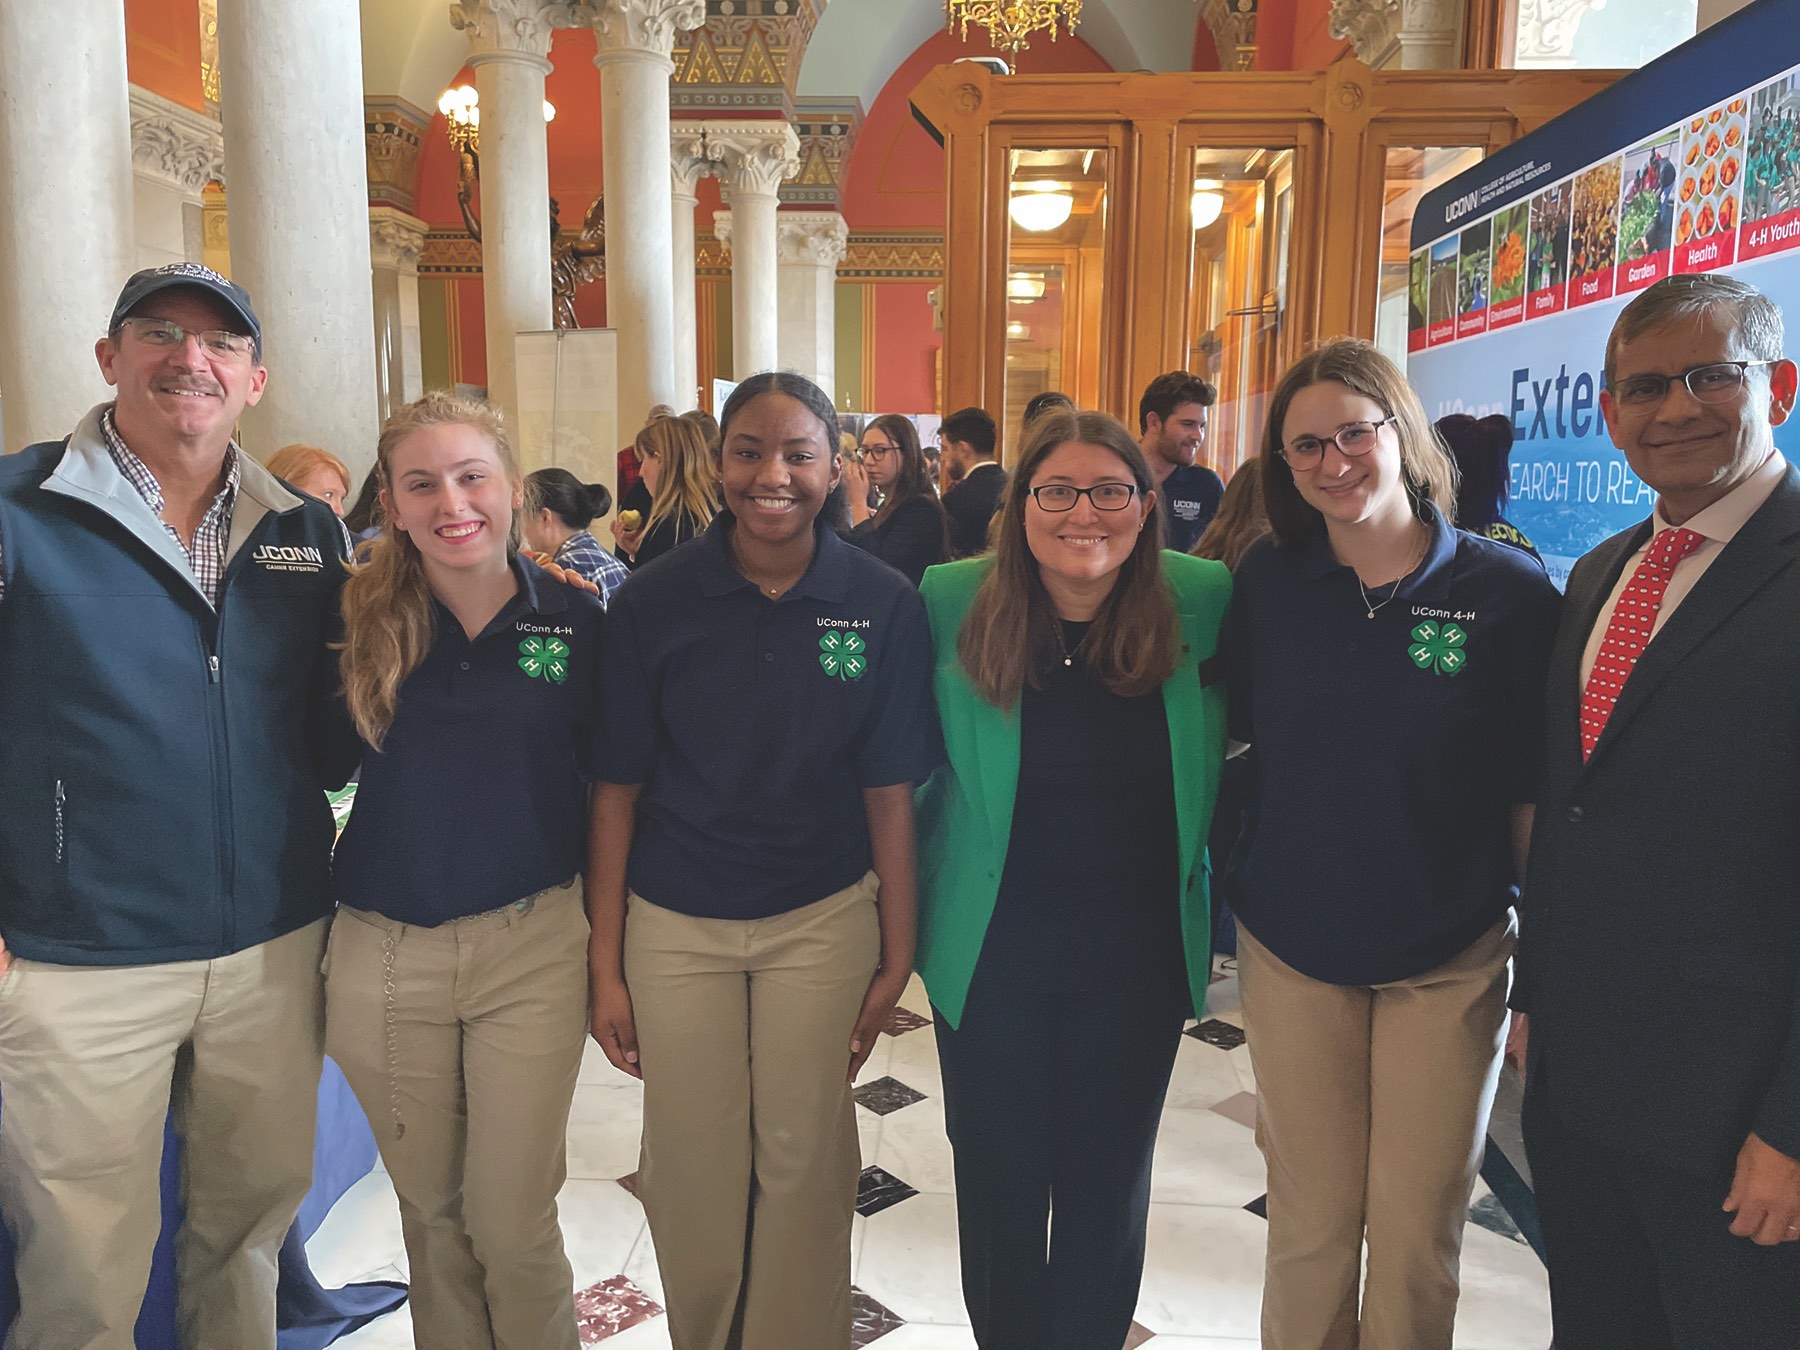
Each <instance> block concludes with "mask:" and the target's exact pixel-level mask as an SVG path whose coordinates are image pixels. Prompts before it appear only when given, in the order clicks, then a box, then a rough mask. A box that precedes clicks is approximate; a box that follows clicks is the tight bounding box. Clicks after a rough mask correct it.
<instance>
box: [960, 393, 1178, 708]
mask: <svg viewBox="0 0 1800 1350" xmlns="http://www.w3.org/2000/svg"><path fill="white" fill-rule="evenodd" d="M1071 441H1075V442H1080V443H1082V444H1085V445H1097V446H1100V447H1101V448H1103V449H1106V450H1110V451H1111V452H1112V453H1113V454H1114V455H1116V456H1118V458H1119V461H1120V462H1121V463H1122V464H1124V466H1125V469H1126V471H1127V472H1128V473H1129V474H1130V475H1131V479H1132V481H1133V482H1134V483H1136V484H1137V489H1138V493H1139V495H1140V497H1144V498H1145V499H1147V498H1148V494H1149V493H1150V492H1151V491H1152V489H1153V487H1154V484H1153V483H1152V482H1151V479H1150V467H1149V465H1148V464H1146V463H1145V462H1144V452H1143V451H1142V450H1140V449H1139V448H1138V443H1137V441H1135V440H1134V439H1133V438H1132V435H1131V433H1130V432H1129V431H1127V430H1126V429H1125V427H1124V425H1123V424H1122V423H1120V422H1119V421H1118V420H1117V419H1116V418H1113V417H1110V416H1108V415H1107V414H1106V413H1099V412H1075V411H1073V410H1072V409H1063V408H1053V409H1051V410H1050V411H1048V412H1045V413H1044V414H1042V415H1041V416H1040V417H1039V418H1038V419H1037V420H1036V421H1035V422H1033V423H1032V424H1031V425H1030V427H1029V428H1027V429H1026V435H1025V445H1024V447H1023V449H1022V450H1021V451H1020V453H1019V461H1018V464H1017V466H1016V467H1015V468H1014V469H1013V474H1012V477H1011V478H1009V479H1008V480H1007V482H1006V489H1005V492H1004V494H1003V495H1002V497H1001V504H1000V511H999V513H998V516H997V518H996V522H995V526H994V536H995V537H994V566H993V570H992V571H991V572H989V573H988V576H987V579H986V580H985V581H983V582H982V583H981V589H980V590H979V591H977V592H976V593H975V601H974V603H973V604H972V605H970V606H969V613H968V617H967V618H966V619H964V620H963V626H962V631H961V632H959V633H958V634H957V637H956V655H957V659H958V660H960V661H961V662H962V667H963V670H964V671H965V672H967V674H968V677H969V681H970V683H972V684H973V685H974V686H975V688H976V689H977V690H979V691H980V693H981V696H982V697H983V698H985V699H986V700H987V701H988V702H989V703H992V704H993V705H994V706H995V707H997V708H1011V707H1013V706H1014V705H1016V704H1017V702H1018V699H1019V690H1020V689H1021V688H1022V687H1023V686H1024V685H1027V684H1029V685H1030V686H1031V687H1032V688H1033V689H1041V688H1043V679H1044V675H1045V673H1046V672H1047V671H1048V670H1049V669H1050V666H1051V664H1052V663H1053V662H1055V661H1057V660H1059V659H1060V658H1061V648H1060V646H1059V644H1058V641H1057V639H1058V636H1059V634H1058V632H1057V628H1056V625H1057V622H1058V620H1057V617H1056V611H1055V610H1054V609H1053V608H1052V607H1051V604H1050V594H1049V592H1048V591H1046V590H1045V589H1044V583H1043V580H1042V577H1041V576H1040V574H1039V571H1038V561H1037V559H1036V557H1034V556H1033V555H1032V552H1031V545H1030V544H1029V543H1028V542H1027V541H1026V538H1025V510H1026V505H1027V499H1028V497H1029V495H1030V492H1031V488H1032V487H1033V482H1032V480H1033V479H1034V478H1035V477H1036V476H1037V472H1038V469H1039V468H1040V467H1041V466H1042V464H1043V462H1044V460H1045V459H1046V458H1048V457H1049V456H1050V455H1051V454H1052V453H1053V452H1054V451H1055V450H1057V449H1058V448H1059V447H1060V446H1063V445H1067V444H1069V443H1070V442H1071ZM1161 554H1162V538H1161V534H1160V532H1159V531H1158V529H1157V528H1156V517H1155V514H1154V513H1152V514H1151V515H1150V517H1149V518H1148V519H1147V520H1146V521H1145V528H1143V529H1142V530H1140V531H1138V537H1137V543H1136V544H1135V545H1134V546H1133V548H1132V550H1131V553H1130V556H1128V557H1127V558H1126V559H1125V562H1124V565H1123V566H1122V567H1121V568H1120V569H1119V578H1118V581H1117V582H1116V583H1114V585H1113V588H1112V593H1111V594H1110V595H1108V596H1107V597H1106V599H1105V600H1103V601H1102V602H1101V604H1100V609H1099V612H1098V613H1096V614H1095V615H1094V626H1093V627H1092V628H1091V629H1090V630H1089V631H1088V637H1087V639H1086V641H1084V642H1083V643H1082V658H1081V659H1082V661H1083V663H1084V664H1085V665H1086V666H1087V668H1088V669H1089V670H1091V671H1092V672H1093V673H1094V675H1095V676H1096V677H1097V678H1098V679H1099V680H1100V682H1101V683H1102V684H1104V685H1105V686H1106V687H1107V688H1108V689H1110V690H1111V691H1112V692H1113V693H1115V694H1118V695H1120V696H1122V697H1125V698H1130V697H1133V696H1135V695H1139V694H1147V693H1149V692H1150V691H1151V690H1153V689H1155V688H1157V687H1158V686H1159V685H1161V684H1162V682H1163V681H1164V680H1166V679H1168V678H1169V676H1170V675H1172V674H1174V673H1175V663H1176V659H1177V656H1178V653H1179V651H1180V646H1181V632H1180V621H1179V619H1178V618H1177V617H1176V613H1175V598H1174V596H1173V594H1172V593H1171V592H1170V590H1169V583H1168V579H1167V578H1166V577H1164V575H1163V569H1162V558H1161Z"/></svg>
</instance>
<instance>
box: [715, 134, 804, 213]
mask: <svg viewBox="0 0 1800 1350" xmlns="http://www.w3.org/2000/svg"><path fill="white" fill-rule="evenodd" d="M706 146H707V149H708V150H709V151H710V152H711V153H712V157H713V158H714V159H716V160H717V161H718V162H719V168H720V173H719V176H720V177H721V178H723V179H724V180H725V186H726V188H727V190H728V191H730V193H731V194H732V197H733V198H734V199H735V198H736V197H738V196H739V195H743V196H751V197H756V196H761V197H773V196H775V195H776V194H777V192H778V191H779V189H780V187H781V185H782V183H784V182H785V181H787V180H788V179H790V178H792V177H793V176H794V175H795V174H797V173H799V172H800V138H799V137H798V136H796V135H795V134H794V128H793V127H791V126H790V125H788V124H787V123H786V122H774V121H764V122H708V123H707V124H706Z"/></svg>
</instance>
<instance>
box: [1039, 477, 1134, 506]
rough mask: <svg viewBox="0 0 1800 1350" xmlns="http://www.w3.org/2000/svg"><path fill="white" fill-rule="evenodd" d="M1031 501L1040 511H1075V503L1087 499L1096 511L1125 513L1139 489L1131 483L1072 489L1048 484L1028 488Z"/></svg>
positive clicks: (1061, 485) (1065, 485)
mask: <svg viewBox="0 0 1800 1350" xmlns="http://www.w3.org/2000/svg"><path fill="white" fill-rule="evenodd" d="M1026 491H1027V492H1028V493H1029V494H1030V495H1031V499H1032V500H1033V501H1035V502H1036V503H1037V504H1038V510H1040V511H1053V512H1063V511H1073V510H1074V509H1075V503H1076V502H1078V501H1080V500H1081V499H1082V498H1083V497H1086V498H1087V499H1088V500H1089V501H1090V502H1092V503H1093V504H1094V509H1095V510H1096V511H1123V510H1124V509H1125V508H1126V507H1128V506H1130V505H1131V499H1132V498H1133V497H1135V496H1137V488H1136V487H1134V486H1132V485H1131V484H1130V483H1096V484H1094V486H1093V487H1084V488H1078V487H1070V486H1068V485H1067V484H1066V483H1046V484H1044V485H1043V486H1042V487H1034V488H1027V489H1026Z"/></svg>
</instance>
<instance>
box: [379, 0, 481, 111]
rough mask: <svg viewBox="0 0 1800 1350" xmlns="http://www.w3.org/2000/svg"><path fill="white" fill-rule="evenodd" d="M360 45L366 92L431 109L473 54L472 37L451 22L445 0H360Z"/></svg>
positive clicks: (433, 109) (425, 109)
mask: <svg viewBox="0 0 1800 1350" xmlns="http://www.w3.org/2000/svg"><path fill="white" fill-rule="evenodd" d="M362 50H363V92H364V93H365V94H372V95H376V96H385V95H392V94H398V95H399V96H400V97H401V98H403V99H405V100H406V101H407V102H408V103H411V104H413V105H414V106H415V107H418V108H421V109H423V110H424V111H426V112H432V111H435V110H436V108H437V101H438V95H440V94H442V93H443V92H444V90H445V88H446V87H447V86H448V85H449V83H450V81H451V80H453V79H455V78H456V72H457V71H459V70H461V69H462V68H463V63H464V62H465V61H467V60H468V59H469V39H468V35H467V34H464V33H459V32H457V31H456V29H454V28H452V27H451V26H450V6H449V4H448V2H447V0H362Z"/></svg>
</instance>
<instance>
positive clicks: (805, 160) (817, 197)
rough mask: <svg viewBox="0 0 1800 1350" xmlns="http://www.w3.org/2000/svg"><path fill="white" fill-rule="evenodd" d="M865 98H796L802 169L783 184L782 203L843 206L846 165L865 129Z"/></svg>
mask: <svg viewBox="0 0 1800 1350" xmlns="http://www.w3.org/2000/svg"><path fill="white" fill-rule="evenodd" d="M862 123H863V108H862V100H861V99H856V98H847V99H846V98H803V99H795V100H794V132H795V134H796V135H798V136H799V138H800V172H799V173H797V174H795V175H794V177H793V178H792V179H790V180H789V181H787V182H785V183H783V184H782V185H781V203H782V205H783V206H807V207H811V208H812V209H814V210H832V211H835V210H837V209H838V208H839V207H840V206H842V205H843V192H844V166H845V165H847V164H848V163H849V162H850V149H851V147H852V146H853V145H855V144H856V136H857V133H858V132H860V131H861V130H862Z"/></svg>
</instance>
